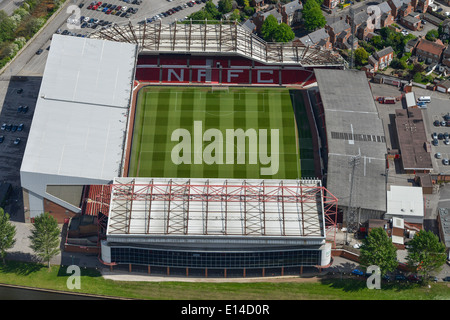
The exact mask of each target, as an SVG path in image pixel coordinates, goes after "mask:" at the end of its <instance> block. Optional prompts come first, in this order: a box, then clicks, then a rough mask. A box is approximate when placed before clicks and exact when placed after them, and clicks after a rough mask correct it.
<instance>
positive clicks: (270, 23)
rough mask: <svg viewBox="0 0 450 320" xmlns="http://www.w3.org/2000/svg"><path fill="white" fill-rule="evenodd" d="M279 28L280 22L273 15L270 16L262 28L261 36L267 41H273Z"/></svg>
mask: <svg viewBox="0 0 450 320" xmlns="http://www.w3.org/2000/svg"><path fill="white" fill-rule="evenodd" d="M277 28H278V21H277V18H275V17H274V16H273V15H271V14H270V15H269V16H268V17H267V18H266V19H265V20H264V22H263V24H262V26H261V35H262V37H263V39H264V40H266V41H273V39H274V35H275V32H276V30H277Z"/></svg>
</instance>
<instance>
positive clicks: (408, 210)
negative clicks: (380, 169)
mask: <svg viewBox="0 0 450 320" xmlns="http://www.w3.org/2000/svg"><path fill="white" fill-rule="evenodd" d="M384 217H385V219H392V218H400V219H404V221H405V222H407V223H408V222H409V223H414V224H423V219H424V201H423V192H422V188H421V187H410V186H391V187H390V190H388V191H387V211H386V214H385V216H384Z"/></svg>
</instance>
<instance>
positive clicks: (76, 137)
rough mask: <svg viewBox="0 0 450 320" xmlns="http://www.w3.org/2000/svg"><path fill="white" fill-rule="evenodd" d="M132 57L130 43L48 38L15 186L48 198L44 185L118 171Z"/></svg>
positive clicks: (101, 178) (101, 179)
mask: <svg viewBox="0 0 450 320" xmlns="http://www.w3.org/2000/svg"><path fill="white" fill-rule="evenodd" d="M136 55H137V48H136V45H133V44H129V43H120V42H109V41H104V40H94V39H88V38H77V37H68V36H61V35H53V39H52V46H51V50H50V52H49V55H48V59H47V63H46V67H45V71H44V75H43V79H42V83H41V88H40V92H39V96H38V99H37V102H36V108H35V111H34V116H33V122H32V125H31V128H30V133H29V136H28V141H27V145H26V149H25V153H24V157H23V161H22V166H21V170H20V171H21V183H22V187H24V188H26V189H28V190H29V191H31V192H32V193H34V194H37V195H40V196H42V197H44V196H45V197H47V195H46V194H45V188H46V186H47V185H51V184H54V185H65V184H67V185H70V184H71V185H76V184H80V185H81V184H88V183H105V182H108V181H111V180H112V179H113V178H114V177H115V176H117V175H120V174H121V173H120V171H121V165H122V154H123V149H124V142H125V137H126V132H127V117H126V116H127V112H128V107H129V104H130V99H131V91H132V83H133V80H134V78H133V77H134V66H135V59H136ZM52 200H55V199H52ZM31 202H33V201H31V200H30V206H32V204H31ZM36 210H38V209H36Z"/></svg>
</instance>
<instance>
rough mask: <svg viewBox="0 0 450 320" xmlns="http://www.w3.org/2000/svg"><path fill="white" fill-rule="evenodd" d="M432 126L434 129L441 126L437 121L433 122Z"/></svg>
mask: <svg viewBox="0 0 450 320" xmlns="http://www.w3.org/2000/svg"><path fill="white" fill-rule="evenodd" d="M433 124H434V126H435V127H439V126H440V125H441V122H440V121H439V120H434V122H433Z"/></svg>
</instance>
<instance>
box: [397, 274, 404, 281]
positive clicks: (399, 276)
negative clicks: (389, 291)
mask: <svg viewBox="0 0 450 320" xmlns="http://www.w3.org/2000/svg"><path fill="white" fill-rule="evenodd" d="M395 280H397V281H405V280H406V277H405V276H404V275H403V274H396V275H395Z"/></svg>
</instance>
